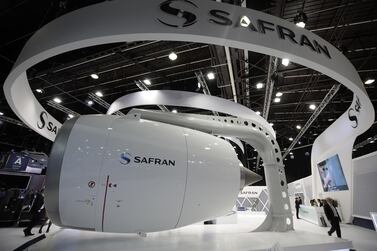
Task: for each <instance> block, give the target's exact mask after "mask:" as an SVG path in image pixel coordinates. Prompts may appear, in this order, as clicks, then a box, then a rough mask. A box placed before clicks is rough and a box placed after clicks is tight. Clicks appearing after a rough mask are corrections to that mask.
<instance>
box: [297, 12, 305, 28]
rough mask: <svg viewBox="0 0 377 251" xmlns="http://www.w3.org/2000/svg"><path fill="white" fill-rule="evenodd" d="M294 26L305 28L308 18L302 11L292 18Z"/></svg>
mask: <svg viewBox="0 0 377 251" xmlns="http://www.w3.org/2000/svg"><path fill="white" fill-rule="evenodd" d="M294 22H295V24H296V25H297V26H298V27H300V28H305V26H306V23H307V22H308V16H307V15H306V14H305V12H303V11H299V12H298V13H297V15H296V16H295V18H294Z"/></svg>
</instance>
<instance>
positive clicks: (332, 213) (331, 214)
mask: <svg viewBox="0 0 377 251" xmlns="http://www.w3.org/2000/svg"><path fill="white" fill-rule="evenodd" d="M323 210H324V211H325V214H326V217H327V219H328V220H329V221H330V224H331V228H330V230H329V231H328V232H327V233H328V235H329V236H331V235H332V233H334V232H335V231H336V235H337V236H338V238H342V233H341V231H340V225H339V223H340V222H341V220H340V216H339V213H338V211H337V210H336V208H335V207H334V205H333V200H332V199H331V198H326V200H325V203H324V205H323Z"/></svg>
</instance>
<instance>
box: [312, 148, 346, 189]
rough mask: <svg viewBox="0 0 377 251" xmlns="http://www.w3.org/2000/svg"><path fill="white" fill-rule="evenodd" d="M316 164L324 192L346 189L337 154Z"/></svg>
mask: <svg viewBox="0 0 377 251" xmlns="http://www.w3.org/2000/svg"><path fill="white" fill-rule="evenodd" d="M317 166H318V171H319V177H320V178H321V182H322V186H323V190H324V191H325V192H331V191H342V190H348V186H347V181H346V177H344V173H343V169H342V165H341V164H340V160H339V156H338V154H336V155H334V156H332V157H330V158H328V159H326V160H324V161H322V162H320V163H318V165H317Z"/></svg>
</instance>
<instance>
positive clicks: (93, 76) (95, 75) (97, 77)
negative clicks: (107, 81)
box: [90, 73, 99, 79]
mask: <svg viewBox="0 0 377 251" xmlns="http://www.w3.org/2000/svg"><path fill="white" fill-rule="evenodd" d="M90 77H91V78H92V79H99V76H98V75H97V74H96V73H93V74H90Z"/></svg>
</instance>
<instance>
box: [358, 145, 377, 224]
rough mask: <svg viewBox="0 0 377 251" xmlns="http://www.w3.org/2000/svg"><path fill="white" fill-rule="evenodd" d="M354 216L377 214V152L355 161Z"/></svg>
mask: <svg viewBox="0 0 377 251" xmlns="http://www.w3.org/2000/svg"><path fill="white" fill-rule="evenodd" d="M353 176H354V177H353V215H354V216H361V217H365V218H370V212H377V196H376V192H377V182H376V181H377V152H374V153H372V154H369V155H366V156H362V157H360V158H357V159H354V160H353Z"/></svg>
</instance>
